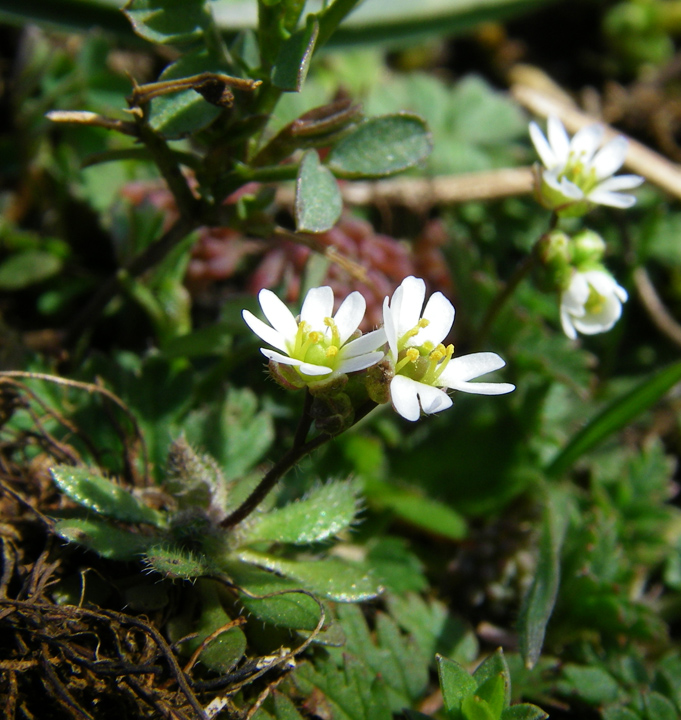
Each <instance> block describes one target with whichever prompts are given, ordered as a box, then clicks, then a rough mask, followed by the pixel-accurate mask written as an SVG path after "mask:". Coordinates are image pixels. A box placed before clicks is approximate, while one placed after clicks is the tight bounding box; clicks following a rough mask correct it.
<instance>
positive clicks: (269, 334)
mask: <svg viewBox="0 0 681 720" xmlns="http://www.w3.org/2000/svg"><path fill="white" fill-rule="evenodd" d="M241 317H243V319H244V322H245V323H246V325H248V327H249V328H251V330H252V331H253V332H254V333H255V334H256V335H257V336H258V337H259V338H260V339H261V340H264V341H265V342H266V343H268V344H269V345H272V347H275V348H278V349H279V350H283V351H286V350H287V348H286V340H285V338H284V336H283V335H282V334H281V333H279V332H277V331H276V330H275V329H274V328H271V327H270V326H269V325H267V324H266V323H264V322H263V321H262V320H260V318H257V317H256V316H255V315H254V314H253V313H252V312H249V311H248V310H244V311H242V313H241Z"/></svg>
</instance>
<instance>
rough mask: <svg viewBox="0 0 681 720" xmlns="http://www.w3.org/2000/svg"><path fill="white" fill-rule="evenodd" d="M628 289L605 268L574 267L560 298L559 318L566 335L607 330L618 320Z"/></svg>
mask: <svg viewBox="0 0 681 720" xmlns="http://www.w3.org/2000/svg"><path fill="white" fill-rule="evenodd" d="M627 297H628V296H627V291H626V290H625V289H624V288H623V287H621V286H620V285H618V284H617V283H616V282H615V280H614V278H613V277H612V275H610V274H609V273H607V272H606V271H605V270H587V271H585V272H580V271H579V270H575V271H574V272H573V275H572V278H571V279H570V284H569V285H568V287H567V289H566V290H564V291H563V294H562V295H561V297H560V321H561V324H562V325H563V330H564V332H565V334H566V335H567V336H568V337H569V338H571V339H572V340H575V339H576V338H577V332H580V333H583V334H584V335H596V334H597V333H602V332H607V331H608V330H610V328H611V327H612V326H613V325H614V324H615V323H616V322H617V321H618V320H619V318H620V315H621V314H622V303H623V302H626V300H627Z"/></svg>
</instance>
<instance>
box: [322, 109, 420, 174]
mask: <svg viewBox="0 0 681 720" xmlns="http://www.w3.org/2000/svg"><path fill="white" fill-rule="evenodd" d="M431 150H432V141H431V137H430V133H429V132H428V128H427V127H426V124H425V122H424V121H423V120H422V119H421V118H420V117H419V116H418V115H411V114H408V113H399V114H396V115H383V116H381V117H375V118H370V119H369V120H365V121H364V122H363V123H360V124H359V125H358V126H357V127H356V128H355V129H354V130H352V131H351V132H350V133H349V134H348V135H346V136H345V137H344V138H343V139H342V140H341V141H340V142H339V143H338V144H337V145H336V146H335V147H334V148H333V149H332V150H331V152H330V153H329V157H328V165H329V168H330V169H331V170H333V172H334V173H335V174H336V175H338V176H339V177H345V178H362V177H366V178H372V177H386V176H388V175H394V174H395V173H398V172H402V171H403V170H406V169H407V168H410V167H413V166H414V165H416V164H418V163H419V162H421V161H422V160H424V159H425V158H426V157H428V155H429V154H430V152H431Z"/></svg>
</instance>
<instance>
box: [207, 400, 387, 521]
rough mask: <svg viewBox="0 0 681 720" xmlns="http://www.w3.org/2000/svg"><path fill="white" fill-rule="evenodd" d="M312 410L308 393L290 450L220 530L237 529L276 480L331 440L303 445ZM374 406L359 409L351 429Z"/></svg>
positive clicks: (323, 435) (370, 402)
mask: <svg viewBox="0 0 681 720" xmlns="http://www.w3.org/2000/svg"><path fill="white" fill-rule="evenodd" d="M311 407H312V395H311V394H310V392H309V391H308V392H307V393H306V396H305V406H304V407H303V415H302V417H301V418H300V422H299V423H298V429H297V430H296V436H295V438H294V441H293V446H292V447H291V449H290V450H289V451H288V452H287V453H285V454H284V456H283V457H282V458H281V459H280V460H279V461H278V462H277V463H275V464H274V466H273V467H272V468H271V469H270V470H269V471H268V472H267V473H265V476H264V477H263V479H262V480H261V481H260V483H259V484H258V486H257V487H256V488H255V490H253V492H252V493H251V494H250V495H249V496H248V497H247V498H246V499H245V500H244V502H243V503H241V505H239V507H238V508H237V509H236V510H234V512H232V513H231V514H230V515H228V516H227V517H226V518H225V519H224V520H223V521H222V522H221V523H220V527H222V528H224V529H226V530H227V529H229V528H232V527H234V526H235V525H238V524H239V523H240V522H241V521H242V520H244V519H245V518H247V517H248V516H249V515H250V514H251V513H252V512H253V511H254V510H255V509H256V508H257V507H258V505H260V503H261V502H262V501H263V500H264V499H265V498H266V497H267V495H268V494H269V492H270V490H272V489H273V488H274V486H275V485H276V484H277V482H279V480H280V479H281V478H282V477H283V476H284V475H285V474H286V473H287V472H288V471H289V470H290V469H291V468H292V467H293V466H294V465H296V463H298V462H299V461H300V460H302V458H304V457H305V455H309V454H310V453H311V452H312V451H313V450H316V449H317V448H318V447H321V446H322V445H323V444H324V443H326V442H328V441H329V440H331V438H332V437H333V435H327V434H326V433H320V434H319V435H317V437H315V438H313V439H312V440H310V441H309V442H304V441H305V437H306V436H307V432H308V430H309V429H310V425H311V424H312V417H311V416H310V408H311ZM375 407H376V403H375V402H374V401H373V400H367V401H366V402H365V403H364V404H363V405H361V406H360V407H359V408H358V409H357V412H356V413H355V419H354V422H353V425H354V424H356V423H358V422H359V421H360V420H362V419H363V418H364V417H366V416H367V415H368V414H369V413H370V412H371V411H372V410H373V409H374V408H375Z"/></svg>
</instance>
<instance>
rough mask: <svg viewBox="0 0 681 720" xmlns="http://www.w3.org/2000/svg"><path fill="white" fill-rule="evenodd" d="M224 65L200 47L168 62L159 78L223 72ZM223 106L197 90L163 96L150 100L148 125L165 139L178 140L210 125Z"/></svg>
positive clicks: (166, 78)
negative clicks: (215, 103) (169, 63)
mask: <svg viewBox="0 0 681 720" xmlns="http://www.w3.org/2000/svg"><path fill="white" fill-rule="evenodd" d="M224 71H225V67H224V65H223V64H222V63H221V62H219V61H218V60H216V59H215V58H214V57H212V56H211V55H210V54H209V53H208V52H207V51H206V50H203V49H201V50H197V51H194V52H192V53H188V54H187V55H183V56H182V57H180V59H179V60H177V62H174V63H173V64H172V65H169V66H168V67H167V68H166V69H165V70H164V71H163V72H162V73H161V76H160V78H159V80H178V79H180V78H185V77H190V76H192V75H198V74H200V73H202V72H216V73H218V72H224ZM221 112H222V108H219V107H217V106H216V105H213V104H212V103H209V102H208V101H207V100H205V99H204V98H203V97H202V96H201V95H200V94H199V93H197V92H196V91H195V90H191V89H190V90H182V91H181V92H175V93H169V94H167V95H161V96H160V97H156V98H154V99H153V100H152V101H151V109H150V112H149V124H150V125H151V127H153V128H154V130H156V131H157V132H160V133H161V134H162V135H164V136H165V137H166V138H170V139H175V138H181V137H183V136H185V135H189V134H191V133H195V132H198V131H199V130H203V129H204V128H206V127H208V125H210V124H211V123H212V122H213V120H215V118H217V117H218V115H220V113H221Z"/></svg>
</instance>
